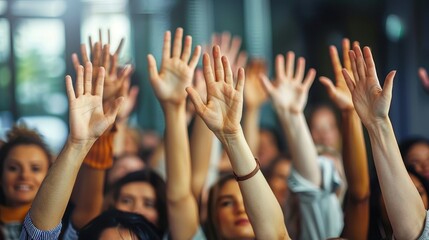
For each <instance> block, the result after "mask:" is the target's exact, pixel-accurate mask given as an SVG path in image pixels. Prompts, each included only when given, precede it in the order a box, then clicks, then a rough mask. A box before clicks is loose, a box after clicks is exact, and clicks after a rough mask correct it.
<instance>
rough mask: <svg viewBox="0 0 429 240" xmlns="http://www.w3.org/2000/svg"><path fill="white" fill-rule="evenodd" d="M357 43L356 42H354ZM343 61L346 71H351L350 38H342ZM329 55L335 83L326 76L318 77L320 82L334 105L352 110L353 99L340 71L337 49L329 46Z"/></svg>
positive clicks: (341, 108)
mask: <svg viewBox="0 0 429 240" xmlns="http://www.w3.org/2000/svg"><path fill="white" fill-rule="evenodd" d="M355 44H358V43H355ZM342 45H343V63H344V68H345V69H347V71H348V72H350V73H351V72H352V68H351V63H350V57H349V51H350V40H349V39H347V38H344V39H343V42H342ZM329 55H330V57H331V63H332V67H333V68H334V74H335V85H334V84H333V83H332V81H331V80H330V79H329V78H327V77H323V76H322V77H320V79H319V80H320V82H321V83H322V84H323V85H324V86H325V87H326V90H327V91H328V94H329V97H330V99H331V100H332V101H333V102H334V103H335V105H336V106H337V107H338V108H339V109H340V110H341V111H349V110H353V109H354V107H353V101H352V96H351V94H350V91H349V89H348V88H347V84H346V81H345V80H344V76H343V73H342V69H343V67H342V65H341V61H340V58H339V56H338V51H337V48H336V47H335V46H330V47H329Z"/></svg>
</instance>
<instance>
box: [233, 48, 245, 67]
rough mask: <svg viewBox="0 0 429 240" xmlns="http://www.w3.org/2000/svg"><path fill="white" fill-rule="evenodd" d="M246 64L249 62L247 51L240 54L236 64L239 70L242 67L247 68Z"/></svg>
mask: <svg viewBox="0 0 429 240" xmlns="http://www.w3.org/2000/svg"><path fill="white" fill-rule="evenodd" d="M231 62H232V61H231ZM246 62H247V53H246V52H245V51H241V52H240V53H239V54H238V58H237V61H236V62H235V66H236V67H238V68H240V67H242V68H244V67H246ZM232 63H233V62H232Z"/></svg>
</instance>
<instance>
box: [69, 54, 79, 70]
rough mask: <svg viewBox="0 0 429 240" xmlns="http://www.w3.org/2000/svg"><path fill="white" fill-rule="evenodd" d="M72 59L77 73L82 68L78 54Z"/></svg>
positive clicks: (73, 55)
mask: <svg viewBox="0 0 429 240" xmlns="http://www.w3.org/2000/svg"><path fill="white" fill-rule="evenodd" d="M71 59H72V63H73V67H74V70H75V71H76V72H77V70H78V68H79V66H80V62H79V57H78V56H77V54H76V53H73V54H72V56H71Z"/></svg>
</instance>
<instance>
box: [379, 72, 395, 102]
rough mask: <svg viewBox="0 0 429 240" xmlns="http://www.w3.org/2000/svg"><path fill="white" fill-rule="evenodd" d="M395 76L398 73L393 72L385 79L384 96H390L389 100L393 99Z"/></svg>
mask: <svg viewBox="0 0 429 240" xmlns="http://www.w3.org/2000/svg"><path fill="white" fill-rule="evenodd" d="M395 75H396V71H391V72H390V73H389V74H387V76H386V79H384V84H383V92H382V94H383V95H384V96H388V97H389V98H391V96H392V91H393V79H394V78H395Z"/></svg>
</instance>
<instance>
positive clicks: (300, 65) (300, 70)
mask: <svg viewBox="0 0 429 240" xmlns="http://www.w3.org/2000/svg"><path fill="white" fill-rule="evenodd" d="M304 72H305V59H304V58H303V57H300V58H298V62H297V64H296V70H295V78H294V79H295V80H296V81H299V82H301V81H302V80H303V78H304Z"/></svg>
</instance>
